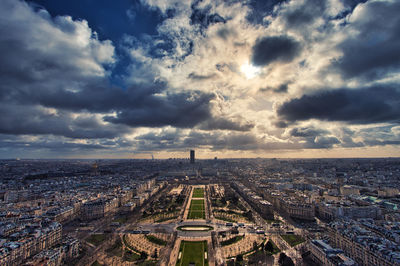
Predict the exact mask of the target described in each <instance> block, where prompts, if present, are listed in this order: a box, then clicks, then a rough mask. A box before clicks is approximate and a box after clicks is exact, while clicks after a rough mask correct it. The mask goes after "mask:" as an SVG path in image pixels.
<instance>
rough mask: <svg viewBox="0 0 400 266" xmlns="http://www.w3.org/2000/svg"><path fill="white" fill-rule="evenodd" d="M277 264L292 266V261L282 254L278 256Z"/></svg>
mask: <svg viewBox="0 0 400 266" xmlns="http://www.w3.org/2000/svg"><path fill="white" fill-rule="evenodd" d="M278 263H279V265H282V266H294V263H293V260H292V259H291V258H290V257H288V256H286V254H285V253H283V252H282V253H281V254H280V255H279V260H278Z"/></svg>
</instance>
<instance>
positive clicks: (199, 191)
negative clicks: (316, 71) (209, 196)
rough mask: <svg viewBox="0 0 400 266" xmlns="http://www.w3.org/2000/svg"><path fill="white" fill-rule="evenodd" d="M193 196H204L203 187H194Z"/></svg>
mask: <svg viewBox="0 0 400 266" xmlns="http://www.w3.org/2000/svg"><path fill="white" fill-rule="evenodd" d="M192 197H193V198H204V189H203V188H195V189H194V190H193V195H192Z"/></svg>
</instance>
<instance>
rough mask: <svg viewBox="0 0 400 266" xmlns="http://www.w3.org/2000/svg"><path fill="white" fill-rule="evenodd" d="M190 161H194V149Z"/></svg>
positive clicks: (191, 151)
mask: <svg viewBox="0 0 400 266" xmlns="http://www.w3.org/2000/svg"><path fill="white" fill-rule="evenodd" d="M190 163H194V150H190Z"/></svg>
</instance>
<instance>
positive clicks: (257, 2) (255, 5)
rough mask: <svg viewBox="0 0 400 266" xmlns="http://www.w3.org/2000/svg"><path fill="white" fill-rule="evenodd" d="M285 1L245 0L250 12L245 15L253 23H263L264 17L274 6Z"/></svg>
mask: <svg viewBox="0 0 400 266" xmlns="http://www.w3.org/2000/svg"><path fill="white" fill-rule="evenodd" d="M284 2H287V1H286V0H269V1H265V0H250V1H247V5H248V6H249V7H250V12H249V14H248V15H247V17H246V18H247V20H248V21H249V22H250V23H253V24H261V25H264V24H265V22H264V18H265V17H266V16H268V15H270V14H271V13H272V11H273V10H274V8H275V7H276V6H277V5H279V4H281V3H284Z"/></svg>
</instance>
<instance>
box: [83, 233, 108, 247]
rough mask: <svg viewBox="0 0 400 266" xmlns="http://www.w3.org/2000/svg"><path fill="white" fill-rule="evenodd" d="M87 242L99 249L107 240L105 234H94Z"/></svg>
mask: <svg viewBox="0 0 400 266" xmlns="http://www.w3.org/2000/svg"><path fill="white" fill-rule="evenodd" d="M86 240H87V242H89V243H91V244H93V245H95V246H96V247H97V246H98V245H100V244H101V243H102V242H103V241H104V240H106V235H105V234H93V235H90V236H89V238H88V239H86Z"/></svg>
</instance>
